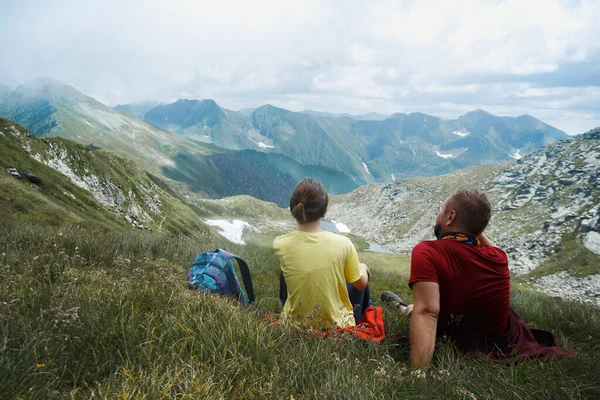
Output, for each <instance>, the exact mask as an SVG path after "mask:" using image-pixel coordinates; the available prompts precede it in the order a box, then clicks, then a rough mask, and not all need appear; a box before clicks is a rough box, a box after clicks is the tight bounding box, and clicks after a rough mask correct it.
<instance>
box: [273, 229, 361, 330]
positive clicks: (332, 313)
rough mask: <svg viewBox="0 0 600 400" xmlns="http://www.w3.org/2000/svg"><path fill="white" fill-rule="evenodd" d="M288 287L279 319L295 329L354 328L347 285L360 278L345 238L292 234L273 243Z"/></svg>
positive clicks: (351, 249)
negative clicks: (290, 324)
mask: <svg viewBox="0 0 600 400" xmlns="http://www.w3.org/2000/svg"><path fill="white" fill-rule="evenodd" d="M273 249H274V250H275V254H276V255H277V257H278V258H279V263H280V265H281V270H282V271H283V276H284V277H285V282H286V284H287V288H288V298H287V301H286V302H285V305H284V306H283V311H282V313H281V319H282V321H284V322H289V323H292V324H293V325H295V326H296V327H297V328H313V329H322V328H331V327H334V326H337V327H340V328H345V327H348V326H353V325H355V322H354V314H353V312H352V310H353V308H352V304H350V299H349V298H348V289H347V288H346V282H350V283H352V282H356V281H357V280H359V279H360V269H359V266H358V254H357V253H356V249H355V248H354V245H353V244H352V242H351V241H350V239H348V238H347V237H345V236H341V235H336V234H335V233H332V232H327V231H322V232H301V231H295V232H293V233H289V234H287V235H283V236H279V237H278V238H276V239H275V240H274V241H273Z"/></svg>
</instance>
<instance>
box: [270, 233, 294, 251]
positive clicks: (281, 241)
mask: <svg viewBox="0 0 600 400" xmlns="http://www.w3.org/2000/svg"><path fill="white" fill-rule="evenodd" d="M296 234H297V231H294V232H290V233H286V234H285V235H280V236H277V237H276V238H275V239H273V248H278V247H281V245H283V244H285V243H286V242H288V241H290V240H292V239H293V238H294V237H295V236H296Z"/></svg>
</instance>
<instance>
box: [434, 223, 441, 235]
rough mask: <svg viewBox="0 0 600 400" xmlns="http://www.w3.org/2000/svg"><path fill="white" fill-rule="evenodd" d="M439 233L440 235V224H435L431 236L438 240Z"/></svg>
mask: <svg viewBox="0 0 600 400" xmlns="http://www.w3.org/2000/svg"><path fill="white" fill-rule="evenodd" d="M441 233H442V224H440V223H437V222H436V224H435V226H434V227H433V234H434V235H435V237H436V238H439V237H440V234H441Z"/></svg>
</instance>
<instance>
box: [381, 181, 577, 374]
mask: <svg viewBox="0 0 600 400" xmlns="http://www.w3.org/2000/svg"><path fill="white" fill-rule="evenodd" d="M491 213H492V207H491V204H490V202H489V200H488V198H487V196H486V195H485V194H484V193H481V192H478V191H470V190H460V191H458V192H456V193H455V194H454V195H453V196H451V197H450V198H448V199H447V200H446V202H445V203H444V204H443V206H442V209H441V211H440V212H439V214H438V215H437V219H436V223H435V229H434V233H435V236H436V238H437V240H427V241H424V242H421V243H419V244H418V245H416V246H415V247H414V249H413V251H412V257H411V266H410V280H409V283H408V284H409V286H410V287H411V288H412V291H413V295H414V304H411V305H406V304H405V303H403V302H402V300H401V299H400V298H399V297H398V296H397V295H395V294H394V293H392V292H384V293H382V295H381V298H382V300H383V301H384V302H386V303H388V304H394V305H396V307H398V308H400V309H402V310H403V311H404V312H406V313H409V312H410V334H409V340H410V347H411V349H410V361H411V365H412V366H413V367H416V368H420V367H423V366H426V365H428V364H429V363H430V362H431V358H432V355H433V352H434V347H435V342H436V338H437V339H441V338H446V339H449V340H450V341H451V342H453V343H454V345H455V346H456V347H457V348H459V349H460V350H463V351H467V352H478V353H481V354H485V355H488V356H490V358H491V359H492V360H493V361H496V362H514V361H518V360H522V359H528V358H547V357H557V358H564V357H570V356H572V354H571V353H569V352H568V351H566V350H563V349H561V348H560V347H558V346H557V345H556V341H555V340H554V336H553V335H552V334H551V333H550V332H547V331H542V330H537V329H530V328H529V327H528V326H527V325H526V323H525V321H523V320H522V319H521V318H520V317H519V316H518V315H517V314H516V313H515V312H514V311H513V310H512V308H511V307H510V273H509V269H508V258H507V256H506V253H504V251H503V250H501V249H500V248H498V247H496V246H494V244H493V243H492V242H491V241H490V240H489V239H488V238H487V237H486V236H485V235H484V233H483V231H484V229H485V228H486V227H487V225H488V222H489V220H490V217H491Z"/></svg>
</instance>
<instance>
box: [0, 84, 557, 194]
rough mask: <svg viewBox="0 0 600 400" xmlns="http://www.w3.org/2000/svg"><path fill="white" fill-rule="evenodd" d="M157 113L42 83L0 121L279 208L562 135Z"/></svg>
mask: <svg viewBox="0 0 600 400" xmlns="http://www.w3.org/2000/svg"><path fill="white" fill-rule="evenodd" d="M5 92H7V91H6V90H5ZM153 105H154V104H152V103H150V102H148V103H138V104H134V105H127V104H125V105H120V106H117V108H118V109H119V110H115V109H112V108H110V107H107V106H105V105H104V104H102V103H100V102H98V101H96V100H95V99H93V98H91V97H88V96H86V95H84V94H82V93H81V92H79V91H77V90H76V89H75V88H73V87H71V86H69V85H66V84H64V83H61V82H58V81H55V80H50V79H38V80H36V81H34V82H31V83H28V84H25V85H21V86H19V87H17V88H16V89H15V90H13V91H11V92H10V94H9V95H8V96H6V97H5V99H4V100H3V101H2V102H1V103H0V116H3V117H6V118H8V119H10V120H12V121H15V122H16V123H18V124H20V125H23V126H24V127H25V128H27V129H29V130H30V131H32V132H34V133H35V134H36V135H38V136H60V137H63V138H67V139H72V140H74V141H77V142H79V143H81V144H84V145H94V146H98V147H102V148H106V149H109V150H112V151H114V152H116V153H118V154H120V155H121V156H123V157H126V158H128V159H131V160H133V161H135V162H136V163H137V164H138V165H139V166H140V167H142V168H144V169H145V170H147V171H148V172H150V173H152V174H153V175H155V176H157V177H160V178H161V179H163V180H164V181H165V182H167V183H169V184H170V185H171V186H172V187H174V188H176V190H178V191H179V192H180V193H183V192H188V193H192V194H193V193H196V194H197V195H198V196H200V197H224V196H232V195H238V194H250V195H252V196H255V197H258V198H261V199H263V200H267V201H273V202H276V203H277V204H280V205H284V204H285V203H286V202H287V199H288V196H289V192H290V190H291V188H293V186H294V185H295V183H296V182H297V181H298V180H300V179H301V178H302V177H304V176H312V177H314V178H316V179H319V180H321V181H322V182H323V183H324V184H325V186H326V188H327V189H328V190H329V191H330V192H331V193H334V194H335V193H345V192H348V191H351V190H353V189H355V188H357V187H358V186H360V185H362V184H365V183H374V182H386V181H388V182H389V181H391V180H393V179H395V178H402V177H412V176H432V175H440V174H444V173H448V172H451V171H454V170H456V169H460V168H464V167H468V166H473V165H481V164H496V163H502V162H506V161H509V160H513V159H518V158H520V157H522V156H523V155H525V154H527V153H530V152H531V151H533V150H535V149H537V148H539V147H540V146H542V145H544V144H547V143H551V142H553V141H556V140H558V139H561V138H564V137H567V135H566V134H565V133H564V132H562V131H560V130H558V129H555V128H553V127H551V126H549V125H547V124H544V123H543V122H541V121H539V120H537V119H535V118H533V117H530V116H527V115H524V116H520V117H516V118H511V117H497V116H494V115H492V114H489V113H487V112H485V111H482V110H475V111H473V112H470V113H468V114H465V115H463V116H461V117H459V118H458V119H456V120H444V119H441V118H437V117H433V116H430V115H426V114H421V113H412V114H402V113H397V114H394V115H392V116H390V117H389V118H386V119H383V120H359V119H353V118H350V117H346V116H337V117H335V118H334V117H324V116H315V115H311V114H310V113H307V112H303V113H298V112H292V111H288V110H284V109H281V108H277V107H274V106H271V105H265V106H262V107H259V108H257V109H254V110H252V112H251V114H250V115H249V116H246V115H244V114H241V113H237V112H235V111H231V110H228V109H225V108H223V107H220V106H219V105H218V104H217V103H216V102H214V101H213V100H185V99H182V100H178V101H176V102H174V103H171V104H162V105H156V106H155V107H152V106H153ZM150 107H152V108H150ZM148 108H150V109H149V110H147V109H148ZM120 110H128V111H127V112H126V111H120ZM146 110H147V111H146ZM144 111H145V112H144ZM130 112H131V113H130ZM142 112H144V114H143V116H142V118H141V119H140V118H138V117H136V115H141V113H142ZM132 113H133V114H132ZM313 114H314V113H313Z"/></svg>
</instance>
